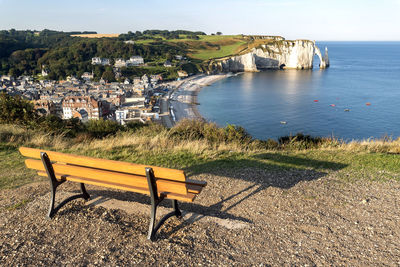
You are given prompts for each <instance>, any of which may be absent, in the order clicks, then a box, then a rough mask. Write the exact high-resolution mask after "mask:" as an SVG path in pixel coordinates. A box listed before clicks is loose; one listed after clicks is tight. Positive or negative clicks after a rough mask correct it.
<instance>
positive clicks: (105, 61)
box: [92, 57, 110, 66]
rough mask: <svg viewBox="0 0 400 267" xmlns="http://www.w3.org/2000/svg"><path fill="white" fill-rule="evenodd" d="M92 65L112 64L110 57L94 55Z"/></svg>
mask: <svg viewBox="0 0 400 267" xmlns="http://www.w3.org/2000/svg"><path fill="white" fill-rule="evenodd" d="M92 65H103V66H105V65H110V60H109V59H108V58H100V57H93V58H92Z"/></svg>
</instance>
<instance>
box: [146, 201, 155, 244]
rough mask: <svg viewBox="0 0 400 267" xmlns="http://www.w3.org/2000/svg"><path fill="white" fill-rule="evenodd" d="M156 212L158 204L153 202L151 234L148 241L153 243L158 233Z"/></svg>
mask: <svg viewBox="0 0 400 267" xmlns="http://www.w3.org/2000/svg"><path fill="white" fill-rule="evenodd" d="M156 211H157V204H156V203H155V202H154V201H153V199H152V201H151V212H150V223H149V233H148V234H147V239H149V240H151V241H153V240H154V236H155V234H156V231H155V229H154V225H155V223H156Z"/></svg>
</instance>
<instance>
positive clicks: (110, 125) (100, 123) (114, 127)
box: [86, 119, 123, 138]
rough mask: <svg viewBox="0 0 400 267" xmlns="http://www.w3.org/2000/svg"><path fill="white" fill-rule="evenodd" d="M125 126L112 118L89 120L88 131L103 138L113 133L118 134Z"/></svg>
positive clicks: (96, 136) (93, 135)
mask: <svg viewBox="0 0 400 267" xmlns="http://www.w3.org/2000/svg"><path fill="white" fill-rule="evenodd" d="M122 129H123V127H122V126H121V125H119V124H118V123H117V122H115V121H110V120H103V119H100V120H89V122H88V123H87V124H86V132H87V133H88V134H89V135H90V136H92V137H95V138H103V137H106V136H108V135H111V134H116V133H117V132H118V131H120V130H122Z"/></svg>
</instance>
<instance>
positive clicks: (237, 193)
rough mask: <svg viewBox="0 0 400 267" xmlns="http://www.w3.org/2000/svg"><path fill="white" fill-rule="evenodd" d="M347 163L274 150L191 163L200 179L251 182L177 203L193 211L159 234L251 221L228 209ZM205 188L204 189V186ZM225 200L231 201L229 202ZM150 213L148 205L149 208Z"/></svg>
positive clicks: (142, 198) (120, 195) (140, 198)
mask: <svg viewBox="0 0 400 267" xmlns="http://www.w3.org/2000/svg"><path fill="white" fill-rule="evenodd" d="M346 166H347V165H346V164H342V163H338V162H334V161H322V160H315V159H308V158H304V157H297V156H288V155H281V154H274V153H262V154H257V155H255V156H253V157H251V158H249V159H239V160H237V159H220V160H214V161H209V162H206V163H202V164H197V165H192V166H190V167H189V168H186V169H185V171H186V173H187V174H188V177H193V179H197V180H199V178H200V179H201V177H196V176H201V175H213V176H221V177H227V178H231V179H235V180H242V181H246V182H250V184H249V185H248V186H246V187H244V188H238V189H237V190H236V189H235V188H233V191H232V188H230V189H229V190H231V194H230V195H229V196H225V197H223V198H221V199H220V200H218V201H216V202H215V203H212V204H211V205H208V206H204V205H201V204H197V203H195V202H194V203H179V207H180V208H181V209H182V210H184V211H185V212H190V213H193V215H192V216H191V218H189V219H187V220H186V221H185V222H184V223H181V224H178V225H177V226H174V227H172V229H169V230H168V231H167V232H166V231H165V230H162V229H163V227H162V228H161V229H160V233H159V234H160V235H161V236H162V237H165V238H168V237H169V236H171V235H172V234H173V233H175V232H177V231H179V230H180V229H182V228H184V227H186V226H187V225H190V224H192V223H194V222H196V221H199V220H200V219H202V218H203V217H205V216H212V217H217V218H221V219H229V220H237V221H240V222H244V223H252V220H251V219H250V218H246V217H244V216H239V215H235V214H232V213H231V212H230V211H231V210H232V209H233V208H235V207H236V206H238V205H240V204H242V203H243V202H244V201H246V200H247V199H250V198H251V197H253V196H255V195H257V194H258V193H260V192H262V191H263V190H266V189H267V188H269V187H276V188H281V189H290V188H292V187H293V186H295V185H296V184H298V183H299V182H303V181H312V180H316V179H320V178H323V177H325V176H326V175H327V174H328V173H329V172H331V171H338V170H341V169H343V168H345V167H346ZM207 182H208V186H212V184H213V183H216V182H217V181H207ZM204 190H207V187H205V189H204ZM90 193H92V194H94V195H97V196H103V197H102V198H100V199H98V200H97V201H96V202H95V203H96V204H100V203H102V202H105V201H107V200H109V199H116V200H122V201H129V202H133V203H132V205H135V203H136V202H138V203H141V204H146V205H150V199H149V197H148V196H146V195H143V194H138V193H133V192H126V191H117V190H90V189H89V194H90ZM228 202H229V203H230V204H229V205H227V204H228ZM160 206H163V207H165V208H168V209H170V208H171V205H170V202H169V201H163V202H161V204H160ZM149 213H150V208H149Z"/></svg>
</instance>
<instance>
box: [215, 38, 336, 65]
mask: <svg viewBox="0 0 400 267" xmlns="http://www.w3.org/2000/svg"><path fill="white" fill-rule="evenodd" d="M314 55H317V56H318V57H319V59H320V68H321V69H324V68H327V67H329V58H328V49H327V48H325V55H324V56H322V55H321V51H320V50H319V48H318V47H317V46H316V45H315V42H312V41H308V40H295V41H286V40H279V41H274V42H269V43H266V44H262V45H260V46H259V47H254V48H252V49H250V50H248V51H245V52H244V53H241V54H240V55H237V56H232V57H228V58H223V59H219V60H215V61H212V62H210V67H211V68H210V69H213V70H219V71H224V72H230V71H231V72H238V71H259V70H262V69H311V68H312V67H313V61H314Z"/></svg>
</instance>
